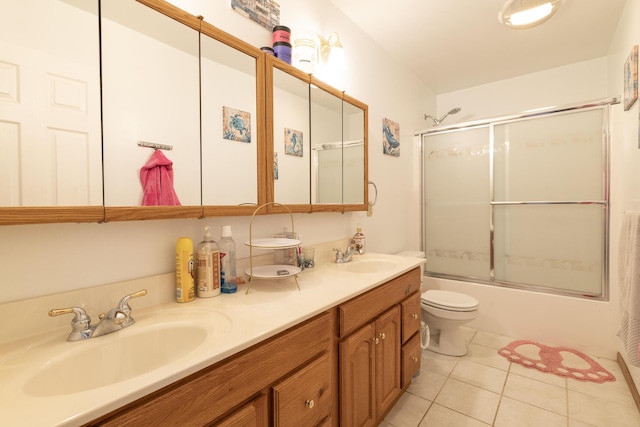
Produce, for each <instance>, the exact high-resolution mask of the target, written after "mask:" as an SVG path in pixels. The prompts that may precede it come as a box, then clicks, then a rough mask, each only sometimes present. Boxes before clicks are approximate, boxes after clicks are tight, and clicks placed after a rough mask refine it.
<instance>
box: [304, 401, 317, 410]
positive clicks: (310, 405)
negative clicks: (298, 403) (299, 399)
mask: <svg viewBox="0 0 640 427" xmlns="http://www.w3.org/2000/svg"><path fill="white" fill-rule="evenodd" d="M304 404H305V406H306V407H307V408H309V409H311V408H313V407H314V405H315V404H316V403H315V402H314V401H313V399H309V400H307V401H306V402H304Z"/></svg>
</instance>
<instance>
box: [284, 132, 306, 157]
mask: <svg viewBox="0 0 640 427" xmlns="http://www.w3.org/2000/svg"><path fill="white" fill-rule="evenodd" d="M303 148H304V146H303V145H302V132H300V131H299V130H294V129H289V128H284V154H287V155H289V156H298V157H302V156H303Z"/></svg>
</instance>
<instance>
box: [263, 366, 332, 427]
mask: <svg viewBox="0 0 640 427" xmlns="http://www.w3.org/2000/svg"><path fill="white" fill-rule="evenodd" d="M332 399H333V397H332V394H331V361H330V358H329V355H328V354H325V355H324V356H322V357H320V358H319V359H318V360H316V361H314V362H312V363H310V364H309V365H308V366H306V367H304V368H303V369H302V370H301V371H298V372H296V373H295V374H293V375H291V376H289V377H288V378H287V379H285V380H284V381H282V382H280V383H279V384H277V385H275V386H274V387H273V418H274V426H315V425H317V424H318V423H320V421H322V420H323V419H324V418H325V417H326V416H327V415H329V413H330V412H331V403H332Z"/></svg>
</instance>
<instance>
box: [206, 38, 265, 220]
mask: <svg viewBox="0 0 640 427" xmlns="http://www.w3.org/2000/svg"><path fill="white" fill-rule="evenodd" d="M204 30H205V29H203V31H204ZM210 32H211V34H212V35H216V34H218V33H219V32H216V31H214V30H213V29H211V31H210ZM226 42H227V43H228V42H229V40H226ZM227 43H223V42H221V41H219V40H216V39H215V38H213V37H211V36H209V35H206V34H201V47H200V49H201V51H200V52H201V53H200V54H201V79H202V81H201V96H202V100H201V108H202V117H201V123H202V124H201V126H202V203H203V205H204V206H205V216H209V215H215V214H216V212H215V209H213V207H214V206H234V205H235V206H237V205H241V204H252V205H254V207H252V208H251V209H255V205H257V204H258V202H259V182H258V170H259V168H258V158H259V157H258V147H259V146H260V145H262V142H259V141H260V140H261V139H262V130H261V128H260V125H259V123H260V122H259V117H260V115H261V114H263V110H262V108H260V104H259V98H258V90H257V87H258V79H257V69H258V67H259V66H262V63H261V62H260V63H259V61H258V58H257V57H254V56H251V55H249V54H247V53H245V52H243V51H241V50H238V49H236V48H235V47H232V46H230V45H229V44H227ZM254 54H255V55H257V56H259V55H258V54H259V52H258V50H257V49H255V50H254ZM260 69H262V68H260ZM261 100H262V98H261V97H260V101H261Z"/></svg>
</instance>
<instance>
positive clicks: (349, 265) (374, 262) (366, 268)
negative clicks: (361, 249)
mask: <svg viewBox="0 0 640 427" xmlns="http://www.w3.org/2000/svg"><path fill="white" fill-rule="evenodd" d="M335 265H336V267H337V268H338V269H339V270H341V271H347V272H349V273H361V274H375V273H384V272H385V271H389V270H393V269H394V268H396V264H395V263H393V262H391V261H388V260H381V259H354V260H353V261H351V262H346V263H344V264H335Z"/></svg>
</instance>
